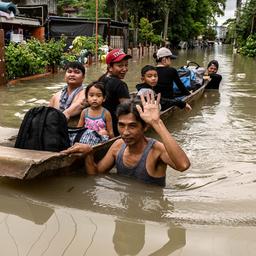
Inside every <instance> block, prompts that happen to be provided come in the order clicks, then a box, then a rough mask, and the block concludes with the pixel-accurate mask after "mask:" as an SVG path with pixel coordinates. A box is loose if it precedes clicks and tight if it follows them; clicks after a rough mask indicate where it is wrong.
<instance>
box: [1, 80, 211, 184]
mask: <svg viewBox="0 0 256 256" xmlns="http://www.w3.org/2000/svg"><path fill="white" fill-rule="evenodd" d="M205 86H206V85H203V86H202V87H200V88H199V89H198V90H196V91H195V92H193V93H192V94H191V95H189V96H187V97H185V98H184V101H186V102H188V103H192V102H193V101H196V100H198V99H199V98H200V97H201V96H202V95H203V92H204V89H205ZM176 111H177V107H176V106H173V107H171V108H169V109H166V110H165V111H163V112H162V113H161V119H162V120H163V121H166V120H167V119H168V118H170V116H172V114H173V113H174V112H176ZM118 138H119V137H115V138H113V139H111V140H109V141H108V142H105V143H103V144H99V145H96V146H94V148H93V149H94V156H95V159H96V161H99V160H100V159H101V158H102V157H103V156H104V155H105V154H106V152H107V150H108V149H109V147H110V146H111V145H112V144H113V143H114V142H115V141H116V140H117V139H118ZM0 142H1V146H0V177H8V178H15V179H21V180H27V179H33V178H36V177H39V176H48V175H54V174H60V173H61V174H66V173H69V172H72V171H76V170H78V169H79V168H80V167H83V165H84V156H83V154H71V155H66V154H63V153H56V152H47V151H36V150H27V149H18V148H13V144H14V143H13V136H12V138H11V139H10V140H8V139H6V140H1V141H0ZM3 145H4V146H3ZM81 170H83V168H82V169H81Z"/></svg>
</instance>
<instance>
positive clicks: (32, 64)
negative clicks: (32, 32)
mask: <svg viewBox="0 0 256 256" xmlns="http://www.w3.org/2000/svg"><path fill="white" fill-rule="evenodd" d="M65 45H66V44H65V41H64V39H61V40H59V41H54V40H53V39H51V40H50V41H49V42H40V41H39V40H37V39H34V38H33V39H30V40H28V41H27V43H26V44H16V43H10V44H9V45H8V46H7V47H6V49H5V60H6V70H7V77H8V79H15V78H17V77H23V76H29V75H34V74H39V73H44V72H45V69H46V67H47V66H55V65H59V63H60V61H61V56H62V54H63V51H64V47H65Z"/></svg>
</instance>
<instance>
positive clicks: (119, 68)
mask: <svg viewBox="0 0 256 256" xmlns="http://www.w3.org/2000/svg"><path fill="white" fill-rule="evenodd" d="M127 71H128V60H121V61H120V62H116V63H114V64H113V65H112V66H110V67H109V72H110V73H111V75H113V76H116V77H118V78H119V79H124V77H125V75H126V73H127Z"/></svg>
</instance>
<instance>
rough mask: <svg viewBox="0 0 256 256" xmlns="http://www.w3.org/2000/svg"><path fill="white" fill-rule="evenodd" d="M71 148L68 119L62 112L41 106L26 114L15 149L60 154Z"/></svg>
mask: <svg viewBox="0 0 256 256" xmlns="http://www.w3.org/2000/svg"><path fill="white" fill-rule="evenodd" d="M69 146H70V142H69V136H68V125H67V119H66V117H65V115H64V114H63V113H62V112H61V111H59V110H57V109H55V108H52V107H45V106H41V107H34V108H32V109H30V110H29V111H28V112H27V113H26V115H25V117H24V119H23V121H22V123H21V126H20V129H19V133H18V137H17V139H16V143H15V148H23V149H33V150H43V151H55V152H59V151H61V150H64V149H66V148H68V147H69Z"/></svg>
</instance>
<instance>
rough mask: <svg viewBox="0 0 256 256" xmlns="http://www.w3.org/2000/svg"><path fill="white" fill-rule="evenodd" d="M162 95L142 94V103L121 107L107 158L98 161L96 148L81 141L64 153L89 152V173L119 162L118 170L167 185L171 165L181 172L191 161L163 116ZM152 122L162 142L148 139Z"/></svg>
mask: <svg viewBox="0 0 256 256" xmlns="http://www.w3.org/2000/svg"><path fill="white" fill-rule="evenodd" d="M159 102H160V94H159V95H158V97H157V100H156V101H155V99H154V95H153V94H147V96H146V98H144V96H141V103H142V105H139V103H138V102H134V101H130V102H125V103H122V104H120V105H119V106H118V108H117V119H118V131H119V133H120V135H121V139H118V140H117V141H115V142H114V143H113V145H112V146H111V147H110V149H109V150H108V152H107V154H106V155H105V156H104V158H103V159H102V160H101V161H100V162H99V163H97V164H96V163H95V162H94V159H93V154H91V153H90V152H92V148H91V147H90V146H89V145H87V144H80V143H77V144H75V145H74V146H72V147H70V148H69V149H67V150H65V151H63V152H64V153H76V152H81V153H85V154H86V156H85V165H86V171H87V173H88V174H97V173H105V172H109V171H110V170H111V169H112V168H113V167H114V165H116V169H117V173H118V174H120V175H124V176H129V177H133V178H135V179H137V180H140V181H143V182H145V183H150V184H155V185H159V186H165V179H166V168H167V165H169V166H170V167H172V168H173V169H175V170H177V171H180V172H182V171H185V170H187V169H188V168H189V166H190V162H189V159H188V157H187V155H186V154H185V152H184V151H183V150H182V149H181V147H180V146H179V145H178V144H177V142H176V141H175V139H174V138H173V137H172V135H171V134H170V133H169V131H168V130H167V128H166V126H165V125H164V123H163V121H162V120H161V119H160V111H159ZM148 125H150V126H151V127H152V128H153V129H154V130H155V131H156V133H157V134H158V135H159V136H160V138H161V140H162V141H163V143H162V142H159V141H157V140H154V139H152V138H147V137H145V135H144V132H145V131H146V129H147V126H148Z"/></svg>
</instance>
